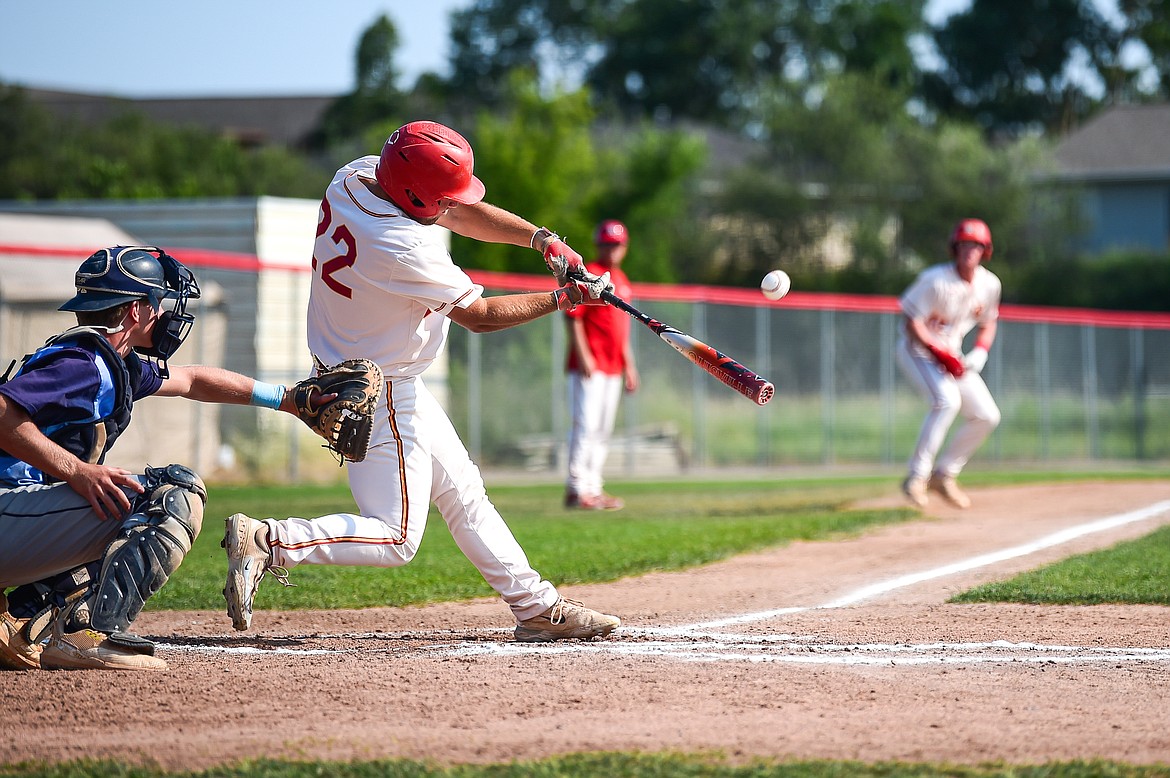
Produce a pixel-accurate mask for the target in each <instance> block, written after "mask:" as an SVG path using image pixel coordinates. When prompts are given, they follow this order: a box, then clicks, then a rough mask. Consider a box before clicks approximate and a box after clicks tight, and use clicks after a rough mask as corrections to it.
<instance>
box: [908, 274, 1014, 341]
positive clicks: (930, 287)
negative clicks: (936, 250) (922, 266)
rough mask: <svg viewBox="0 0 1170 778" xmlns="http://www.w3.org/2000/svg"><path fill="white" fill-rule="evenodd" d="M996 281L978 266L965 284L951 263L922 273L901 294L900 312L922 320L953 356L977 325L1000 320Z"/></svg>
mask: <svg viewBox="0 0 1170 778" xmlns="http://www.w3.org/2000/svg"><path fill="white" fill-rule="evenodd" d="M1000 288H1001V285H1000V282H999V278H998V277H997V276H996V275H995V273H992V272H991V271H990V270H988V269H987V268H985V267H983V266H982V265H980V266H979V267H977V268H975V276H974V278H972V279H971V283H967V282H966V281H964V280H963V279H962V278H961V277H960V276H959V273H958V271H957V270H955V264H954V263H953V262H947V263H945V264H940V265H934V266H933V267H929V268H927V269H926V270H923V271H922V272H921V273H920V274H919V275H918V278H917V279H915V281H914V283H913V284H911V285H910V288H909V289H907V290H906V291H905V293H903V295H902V297H901V300H900V301H899V302H900V303H901V305H902V310H903V311H904V312H905V313H906V315H907V316H909V317H910V318H911V319H922V320H923V321H924V322H925V323H926V326H927V328H928V329H929V330H930V331H931V332H933V333H934V334H935V335H936V336H937V337H938V338H939V339H940V340H941V341H942V343H943V345H945V346H946V348H947V349H948V350H950V352H951V353H953V354H959V353H960V352H961V351H962V348H963V338H964V337H965V336H966V335H967V333H968V332H970V331H971V330H972V329H974V328H975V326H976V325H981V324H988V323H990V322H993V321H995V320H996V319H997V318H998V317H999V296H1000Z"/></svg>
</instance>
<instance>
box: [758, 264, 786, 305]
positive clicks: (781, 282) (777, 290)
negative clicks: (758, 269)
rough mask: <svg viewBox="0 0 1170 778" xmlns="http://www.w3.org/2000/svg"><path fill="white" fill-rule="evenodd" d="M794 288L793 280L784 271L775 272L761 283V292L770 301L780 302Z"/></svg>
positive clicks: (765, 277) (769, 274)
mask: <svg viewBox="0 0 1170 778" xmlns="http://www.w3.org/2000/svg"><path fill="white" fill-rule="evenodd" d="M791 288H792V279H791V278H789V277H788V274H787V273H785V272H784V271H783V270H773V271H772V272H770V273H768V275H766V276H764V280H763V281H760V291H761V292H763V293H764V297H767V298H768V299H769V300H779V299H780V298H781V297H783V296H784V295H786V294H788V290H789V289H791Z"/></svg>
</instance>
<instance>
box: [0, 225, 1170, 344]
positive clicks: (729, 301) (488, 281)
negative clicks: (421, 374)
mask: <svg viewBox="0 0 1170 778" xmlns="http://www.w3.org/2000/svg"><path fill="white" fill-rule="evenodd" d="M84 251H85V249H78V248H76V247H61V246H21V245H12V244H2V243H0V257H2V256H4V255H5V254H17V255H23V256H47V257H80V258H82V259H84V257H81V254H82V253H84ZM168 251H173V252H174V253H175V254H176V255H178V256H179V258H180V259H181V260H182V261H183V262H184V263H186V264H188V265H190V266H191V267H206V268H217V269H225V270H240V271H246V272H259V271H260V270H262V269H272V270H295V271H301V272H307V271H308V270H309V267H308V264H307V263H306V265H305V266H304V267H300V266H297V267H291V266H289V267H286V266H284V265H281V266H272V265H265V264H263V263H261V261H260V259H259V258H258V257H256V256H255V255H253V254H239V253H232V252H227V251H213V250H211V249H197V248H179V247H175V248H174V249H168ZM467 272H468V275H470V276H471V279H472V280H473V281H475V282H476V283H477V284H480V285H482V286H485V287H488V288H491V289H503V290H509V291H518V292H543V291H551V290H552V289H553V280H552V278H550V277H549V276H547V275H530V274H527V273H500V272H496V271H492V270H474V269H473V270H468V271H467ZM632 286H633V290H634V297H636V298H638V299H640V300H648V301H652V302H674V303H708V304H713V305H739V306H744V307H749V308H759V307H763V306H773V307H777V308H788V309H794V310H806V311H808V310H816V311H825V310H828V311H846V312H850V313H899V312H900V311H901V309H900V308H899V306H898V299H897V298H896V297H890V296H888V295H865V294H844V293H838V292H791V293H789V294H788V295H787V296H785V297H784V298H783V299H781V300H776V301H771V302H770V301H768V300H765V299H764V298H763V296H762V295H761V294H760V292H759V290H758V289H743V288H737V287H727V286H704V285H700V284H657V283H648V282H633V283H632ZM999 315H1000V319H1001V320H1003V321H1013V322H1027V323H1035V324H1041V323H1044V324H1067V325H1079V326H1095V327H1119V328H1130V329H1154V330H1170V313H1163V312H1158V311H1106V310H1098V309H1093V308H1059V307H1050V306H1041V305H1012V304H1004V305H1001V306H1000V309H999Z"/></svg>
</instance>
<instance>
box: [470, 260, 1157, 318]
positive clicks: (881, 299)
mask: <svg viewBox="0 0 1170 778" xmlns="http://www.w3.org/2000/svg"><path fill="white" fill-rule="evenodd" d="M468 274H469V275H470V276H471V278H472V280H473V281H475V282H476V283H477V284H481V285H483V286H486V287H489V288H492V289H506V290H510V291H523V292H540V291H547V290H551V289H552V288H553V284H554V282H553V280H552V279H551V278H550V277H548V276H543V275H527V274H522V273H499V272H495V271H490V270H469V271H468ZM631 286H632V287H633V290H634V297H636V298H638V299H639V300H648V301H651V302H672V303H709V304H713V305H740V306H745V307H750V308H760V307H764V306H768V307H776V308H788V309H796V310H806V311H808V310H813V311H822V310H831V311H847V312H851V313H853V312H856V313H900V312H901V308H900V307H899V305H898V298H896V297H891V296H888V295H866V294H844V293H838V292H790V293H789V294H788V295H787V296H785V297H784V298H783V299H781V300H776V301H774V302H771V301H768V300H765V299H764V298H763V296H762V295H761V294H760V292H759V290H758V289H743V288H735V287H726V286H702V285H698V284H654V283H646V282H637V281H635V282H633V283H632V284H631ZM999 315H1000V319H1001V320H1003V321H1014V322H1028V323H1047V324H1069V325H1079V326H1096V327H1128V328H1134V329H1158V330H1170V313H1161V312H1157V311H1106V310H1097V309H1093V308H1058V307H1052V306H1042V305H1012V304H1006V303H1005V304H1003V305H1001V306H1000V309H999Z"/></svg>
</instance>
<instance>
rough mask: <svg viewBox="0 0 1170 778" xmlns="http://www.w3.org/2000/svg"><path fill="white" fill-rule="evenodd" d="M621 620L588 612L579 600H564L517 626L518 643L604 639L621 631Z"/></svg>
mask: <svg viewBox="0 0 1170 778" xmlns="http://www.w3.org/2000/svg"><path fill="white" fill-rule="evenodd" d="M621 624H622V620H621V619H619V618H618V617H617V616H607V615H606V614H604V613H598V612H597V611H595V610H591V609H589V608H586V607H585V606H584V605H582V604H581V603H579V602H577V601H576V600H566V599H565V598H564V597H561V598H560V599H559V600H557V601H556V603H554V604H553V606H552V607H551V608H549V609H548V610H546V611H545V612H544V613H542V614H540V615H539V616H533V617H532V618H531V619H524V621H521V622H520V623H518V624H517V625H516V640H518V641H519V642H521V643H551V642H552V641H554V640H569V639H572V638H579V639H581V640H588V639H589V638H596V637H605V636H606V635H608V634H609V633H611V632H613V631H614V630H615V629H617V628H618V627H620V626H621Z"/></svg>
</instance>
